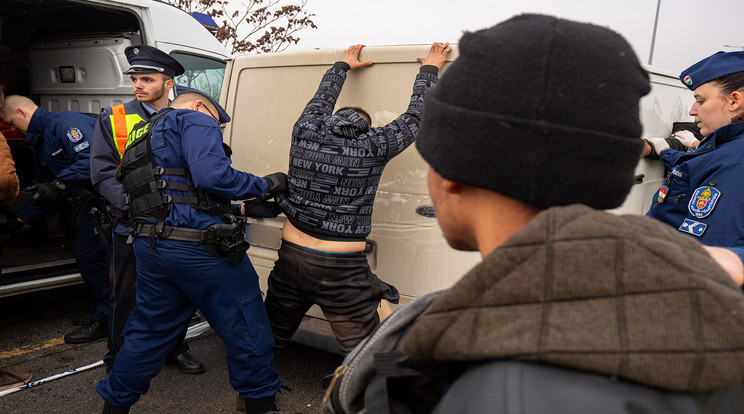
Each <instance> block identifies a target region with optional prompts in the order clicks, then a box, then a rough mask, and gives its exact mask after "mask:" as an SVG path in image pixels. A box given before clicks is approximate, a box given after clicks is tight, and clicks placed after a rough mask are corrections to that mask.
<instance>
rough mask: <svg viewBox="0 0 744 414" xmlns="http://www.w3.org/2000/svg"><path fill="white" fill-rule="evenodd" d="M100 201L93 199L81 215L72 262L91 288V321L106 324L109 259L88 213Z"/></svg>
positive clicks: (109, 286)
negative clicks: (92, 311) (73, 261)
mask: <svg viewBox="0 0 744 414" xmlns="http://www.w3.org/2000/svg"><path fill="white" fill-rule="evenodd" d="M99 200H100V199H99V197H98V196H97V195H96V196H93V197H91V198H90V200H89V201H88V203H87V205H86V206H85V209H84V210H83V211H82V214H81V215H80V224H79V225H78V228H77V235H76V237H75V261H76V262H77V267H78V269H79V270H80V276H81V277H82V278H83V280H84V281H85V283H87V284H88V286H89V287H90V292H91V294H92V295H93V306H94V313H93V319H95V320H96V321H98V322H103V323H107V321H108V316H109V297H110V296H111V285H110V284H109V278H108V256H107V252H106V246H105V245H104V244H103V242H101V239H100V238H99V237H98V235H97V234H96V233H95V230H94V227H93V223H92V222H91V221H90V216H89V215H88V211H90V209H91V208H93V207H95V206H98V205H99V203H100V201H99Z"/></svg>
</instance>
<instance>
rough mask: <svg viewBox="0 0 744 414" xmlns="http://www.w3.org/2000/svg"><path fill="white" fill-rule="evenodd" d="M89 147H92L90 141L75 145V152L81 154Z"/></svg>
mask: <svg viewBox="0 0 744 414" xmlns="http://www.w3.org/2000/svg"><path fill="white" fill-rule="evenodd" d="M89 146H90V144H89V143H88V141H83V142H81V143H79V144H77V145H75V152H80V151H82V150H84V149H86V148H88V147H89Z"/></svg>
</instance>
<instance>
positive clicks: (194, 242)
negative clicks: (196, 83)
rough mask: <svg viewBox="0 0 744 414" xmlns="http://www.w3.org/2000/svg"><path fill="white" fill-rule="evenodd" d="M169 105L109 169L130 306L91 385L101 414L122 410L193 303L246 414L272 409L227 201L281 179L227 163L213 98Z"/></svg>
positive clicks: (273, 380) (261, 322) (264, 347)
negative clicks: (130, 267)
mask: <svg viewBox="0 0 744 414" xmlns="http://www.w3.org/2000/svg"><path fill="white" fill-rule="evenodd" d="M171 107H172V108H176V109H166V110H163V111H161V112H159V113H158V114H157V115H156V116H155V117H153V118H152V120H151V121H150V122H149V123H148V124H147V125H145V126H143V127H142V128H139V129H136V130H135V131H133V132H132V137H134V139H133V141H132V143H130V145H129V146H128V147H127V150H126V152H125V153H124V157H123V159H122V163H121V166H120V167H119V169H118V170H117V172H116V177H117V179H119V180H120V181H121V182H122V185H123V186H124V189H125V190H126V192H127V196H128V199H129V215H130V216H131V217H132V219H133V220H134V221H135V224H134V225H133V226H132V231H131V234H132V236H134V238H135V239H134V243H133V247H134V252H135V254H136V256H137V262H138V266H137V267H138V269H137V292H136V295H137V306H136V307H135V309H134V310H133V311H132V314H131V316H130V319H129V323H128V324H127V335H126V337H125V340H124V345H123V346H122V348H121V349H120V352H119V354H118V356H117V358H116V361H115V363H114V367H113V370H112V371H111V375H110V376H109V377H108V378H106V379H104V380H102V381H101V382H99V383H98V385H97V386H96V390H97V391H98V393H99V394H101V396H102V397H103V399H104V400H105V401H106V404H105V408H104V412H111V413H115V412H116V413H118V412H128V407H130V406H131V405H133V404H134V403H135V402H136V401H137V400H138V399H139V397H140V395H142V394H144V393H145V392H146V391H147V389H148V387H149V383H150V379H151V378H152V377H153V376H155V375H157V373H158V371H159V370H160V368H161V367H162V364H163V360H164V359H165V357H166V354H167V352H168V349H169V347H172V346H173V344H174V343H175V342H176V341H177V340H178V338H179V336H180V333H181V332H182V330H183V329H184V328H185V327H186V326H187V324H188V322H189V320H190V319H191V315H192V314H193V313H194V311H195V310H196V308H197V307H198V308H199V309H201V311H202V313H203V314H204V316H205V317H206V318H207V320H208V321H209V324H210V326H211V327H212V329H214V330H215V332H217V334H218V335H219V336H220V338H221V339H222V340H223V341H224V343H225V345H226V346H227V350H228V356H227V361H228V367H229V374H230V382H231V384H232V386H233V388H234V389H235V390H236V391H237V392H238V393H239V395H240V397H242V398H244V400H245V406H246V410H247V411H248V413H263V412H267V411H271V410H274V409H275V406H274V394H276V392H277V391H278V390H279V388H280V386H281V384H280V382H279V377H278V374H277V372H276V371H275V370H274V369H273V368H272V360H273V354H272V350H271V348H272V345H273V340H272V335H271V329H270V327H269V323H268V320H267V317H266V311H265V309H264V306H263V301H262V295H261V290H260V288H259V286H258V275H257V274H256V271H255V270H254V269H253V265H252V264H251V262H250V260H249V259H248V257H247V256H246V254H245V249H246V245H245V243H244V241H243V240H244V235H243V228H244V224H245V222H244V221H239V220H235V217H234V216H233V215H232V213H238V211H237V210H234V209H233V208H232V207H233V206H231V205H230V199H233V198H235V199H245V198H254V197H258V198H259V199H266V198H268V197H270V196H273V195H274V194H276V192H281V191H286V176H285V175H284V174H283V173H275V174H271V175H269V176H267V177H264V178H261V177H256V176H254V175H251V174H248V173H245V172H242V171H238V170H235V169H233V168H232V167H230V163H231V161H230V159H229V158H228V157H227V156H226V154H225V149H224V148H223V144H222V132H221V130H220V124H221V123H225V122H229V120H230V118H229V116H228V115H227V113H225V111H224V110H223V109H222V108H221V107H220V106H219V105H218V104H217V103H216V102H214V101H212V100H211V98H207V97H206V96H204V95H203V94H199V93H193V92H190V93H185V94H182V95H179V96H178V97H176V99H175V100H174V101H173V103H172V104H171Z"/></svg>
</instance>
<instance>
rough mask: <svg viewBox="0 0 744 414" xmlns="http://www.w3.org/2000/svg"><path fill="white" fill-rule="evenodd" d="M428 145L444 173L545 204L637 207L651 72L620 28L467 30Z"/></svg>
mask: <svg viewBox="0 0 744 414" xmlns="http://www.w3.org/2000/svg"><path fill="white" fill-rule="evenodd" d="M459 47H460V56H459V58H458V59H457V60H456V61H455V62H453V63H452V65H451V66H450V67H449V68H448V69H447V71H446V72H445V73H444V74H443V76H442V79H441V80H440V82H439V84H438V85H437V86H436V87H435V88H434V89H432V90H431V91H429V93H428V94H427V95H426V98H425V100H424V113H423V121H422V124H421V130H420V131H419V133H418V134H417V137H416V147H417V148H418V150H419V152H421V155H422V156H423V157H424V159H425V160H426V161H427V162H428V163H429V165H431V167H432V168H434V170H436V171H437V172H438V173H439V174H440V175H442V176H443V177H445V178H447V179H449V180H452V181H456V182H459V183H463V184H468V185H471V186H474V187H479V188H484V189H488V190H491V191H494V192H497V193H499V194H502V195H505V196H508V197H511V198H514V199H517V200H520V201H522V202H524V203H527V204H529V205H531V206H535V207H540V208H543V207H551V206H560V205H568V204H574V203H582V204H586V205H588V206H590V207H594V208H598V209H606V208H614V207H617V206H619V205H620V204H622V203H623V201H624V200H625V197H626V195H627V194H628V192H629V191H630V187H631V186H632V184H633V175H634V169H635V166H636V164H637V163H638V159H639V156H640V154H641V149H642V141H641V140H640V139H639V138H640V136H641V132H642V126H641V122H640V111H639V100H640V98H641V97H642V96H643V95H645V94H647V93H648V92H649V90H650V86H649V81H648V74H647V73H646V72H645V71H644V70H643V68H642V67H641V66H640V64H639V63H638V60H637V58H636V55H635V53H634V52H633V49H632V48H631V47H630V45H629V44H628V43H627V42H626V41H625V39H623V38H622V37H621V36H620V35H618V34H617V33H615V32H613V31H611V30H609V29H606V28H603V27H599V26H594V25H591V24H585V23H578V22H572V21H568V20H562V19H557V18H555V17H550V16H541V15H531V14H525V15H520V16H516V17H513V18H511V19H509V20H507V21H505V22H503V23H500V24H498V25H496V26H494V27H492V28H489V29H485V30H481V31H478V32H474V33H465V35H464V36H463V37H462V39H461V40H460V45H459Z"/></svg>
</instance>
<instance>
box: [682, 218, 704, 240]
mask: <svg viewBox="0 0 744 414" xmlns="http://www.w3.org/2000/svg"><path fill="white" fill-rule="evenodd" d="M707 227H708V225H707V224H705V223H701V222H699V221H695V220H690V219H685V221H684V222H683V223H682V225H681V226H679V231H683V232H685V233H690V234H692V235H693V236H698V237H700V236H702V235H703V233H705V229H706V228H707Z"/></svg>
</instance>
